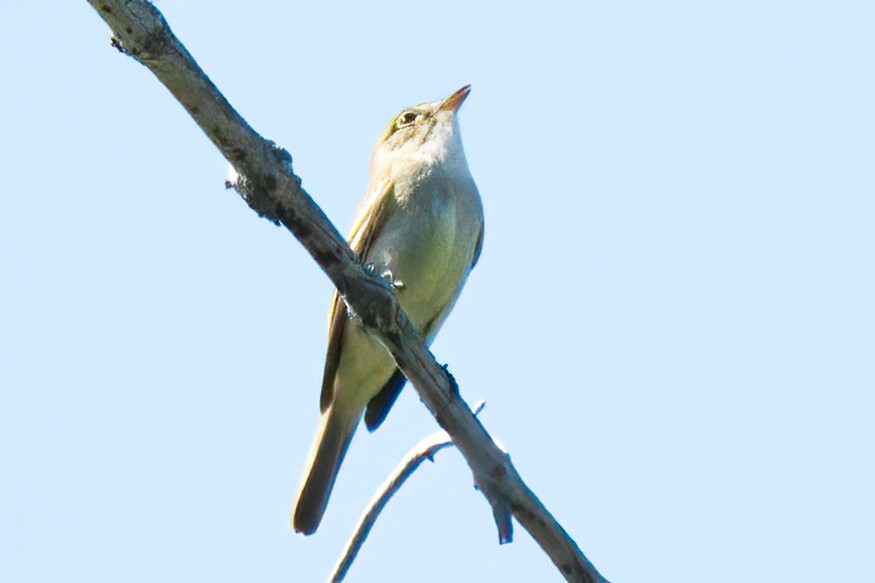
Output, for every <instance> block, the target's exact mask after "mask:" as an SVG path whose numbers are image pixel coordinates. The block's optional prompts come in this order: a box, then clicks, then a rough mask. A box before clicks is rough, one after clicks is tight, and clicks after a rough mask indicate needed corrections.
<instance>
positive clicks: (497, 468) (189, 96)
mask: <svg viewBox="0 0 875 583" xmlns="http://www.w3.org/2000/svg"><path fill="white" fill-rule="evenodd" d="M88 3H89V4H91V6H92V7H93V8H94V9H95V10H96V11H97V13H98V14H99V15H100V17H101V18H103V20H104V21H106V23H107V24H108V25H109V27H110V29H112V32H113V45H114V46H116V47H117V48H118V49H119V50H121V51H122V52H124V53H126V54H128V55H130V56H132V57H133V58H134V59H136V60H137V61H139V62H140V63H142V64H143V65H145V66H146V67H147V68H148V69H149V70H150V71H152V73H153V74H154V75H155V76H156V77H158V79H159V81H161V83H162V84H164V86H165V87H167V89H168V90H169V91H170V92H171V93H172V94H173V95H174V96H175V97H176V99H177V100H178V101H179V102H180V103H181V104H182V106H183V107H185V109H186V110H187V111H188V113H189V114H190V115H191V116H192V118H194V120H195V121H196V122H197V124H198V125H199V126H200V127H201V129H202V130H203V131H204V133H205V134H206V135H207V137H208V138H209V139H210V141H212V142H213V144H214V145H215V146H216V147H217V148H218V149H219V150H220V151H221V152H222V154H223V155H224V156H225V158H227V159H228V161H229V162H230V163H231V164H232V166H233V167H234V168H235V169H236V171H237V172H238V173H239V174H240V176H241V177H242V178H241V182H240V183H239V187H240V188H239V189H240V191H241V194H243V197H244V199H245V200H246V202H247V203H248V204H249V206H250V207H252V209H253V210H255V211H256V212H257V213H259V214H260V215H261V216H263V217H265V218H267V219H269V220H271V221H273V222H274V223H277V224H282V225H283V226H285V227H286V228H287V229H288V230H289V231H291V233H292V234H293V235H294V236H295V237H296V238H297V239H298V241H300V243H301V244H302V245H303V246H304V247H305V248H306V249H307V251H308V252H309V253H310V255H311V256H312V257H313V259H314V260H315V261H316V263H317V264H318V265H319V266H320V267H321V268H322V270H323V271H324V272H325V274H326V275H327V276H328V277H329V279H331V281H332V282H333V283H334V285H335V286H336V287H337V289H338V291H339V293H340V294H341V296H342V297H343V299H344V301H345V302H346V303H347V305H348V307H349V309H350V312H351V313H352V314H355V316H356V317H358V318H359V319H360V320H361V322H362V324H363V325H364V326H365V327H366V328H367V329H369V330H370V331H371V332H372V333H373V334H375V335H376V336H377V337H378V338H380V339H381V341H382V342H383V344H384V345H385V347H386V348H387V350H389V352H390V353H391V354H392V356H393V358H394V359H395V362H396V364H397V365H398V367H399V368H400V369H401V370H402V371H403V372H404V374H405V376H407V378H408V379H409V380H410V381H411V383H412V384H413V386H414V387H415V388H416V390H417V392H418V394H419V396H420V398H421V399H422V401H423V402H424V403H425V404H426V406H427V407H428V409H429V410H430V411H431V413H432V415H434V416H435V418H436V419H437V421H438V423H439V424H440V426H441V427H442V428H443V429H444V430H446V431H447V433H449V434H450V435H451V436H452V438H453V441H454V443H455V444H456V447H458V449H459V451H461V453H462V455H463V456H464V457H465V460H466V461H467V462H468V465H469V466H470V467H471V470H472V472H473V474H474V480H475V482H476V484H477V486H478V488H479V489H480V491H481V492H483V494H484V496H486V499H487V500H488V501H489V503H490V505H491V506H492V509H493V514H494V515H495V518H496V523H497V525H498V530H499V541H500V542H502V543H505V542H510V540H511V537H512V531H511V520H510V514H511V513H512V514H513V516H515V517H516V519H517V520H518V521H519V522H520V524H522V525H523V527H524V528H525V529H526V530H528V531H529V533H531V535H532V536H533V537H534V538H535V540H536V541H537V542H538V544H539V545H540V546H541V548H543V549H544V551H545V552H546V553H547V554H548V555H549V557H550V558H551V560H552V561H553V562H554V564H555V565H556V566H557V568H559V570H560V571H561V572H562V574H563V575H564V576H565V578H566V579H567V580H569V581H587V582H601V581H605V579H604V578H603V577H602V576H601V575H600V574H599V573H598V571H597V570H596V569H595V567H594V566H593V565H592V563H590V562H589V561H588V560H587V559H586V557H585V556H584V555H583V553H582V552H581V551H580V549H579V548H578V546H577V544H576V543H575V542H574V540H573V539H572V538H571V537H570V536H569V535H568V533H566V532H565V530H564V529H563V528H562V527H561V526H560V525H559V523H558V522H557V521H556V519H555V518H554V517H553V516H552V515H551V514H550V513H549V512H548V511H547V509H546V508H545V507H544V506H543V504H541V502H540V501H539V500H538V499H537V497H536V496H535V494H534V493H533V492H532V491H531V490H529V488H528V487H527V486H526V484H525V482H523V480H522V478H521V477H520V475H519V474H518V473H517V471H516V468H514V466H513V464H512V463H511V462H510V459H509V457H508V456H507V455H506V454H504V453H503V452H502V451H501V450H500V449H499V448H498V447H496V445H495V444H494V443H493V441H492V439H491V438H490V436H489V434H488V433H487V432H486V430H485V429H484V427H483V425H482V424H481V423H480V422H479V421H478V420H477V419H476V418H475V417H474V415H473V414H472V413H471V411H470V409H469V408H468V406H467V404H465V402H464V401H463V400H462V398H461V397H460V396H459V394H458V391H457V389H456V387H455V384H454V383H453V382H451V380H450V378H449V376H448V375H447V373H446V371H445V370H444V369H443V368H442V367H441V366H440V365H439V364H438V363H437V361H436V360H435V358H434V356H433V355H432V354H431V352H429V350H428V348H426V346H425V344H424V343H423V341H422V338H421V336H420V335H419V333H418V332H417V331H416V330H415V329H414V328H413V326H412V325H411V324H410V321H409V320H408V319H407V317H406V316H405V315H404V313H403V312H402V310H401V309H400V307H399V304H398V301H397V299H396V298H395V295H394V293H393V291H392V290H391V288H390V287H389V286H388V285H387V284H386V282H385V281H384V280H383V279H382V278H380V277H378V276H375V275H373V274H371V273H369V272H368V270H366V269H365V268H364V267H363V266H362V265H361V263H360V262H359V260H358V258H357V257H356V256H355V254H354V253H353V252H352V251H351V250H350V248H349V246H348V245H347V244H346V242H345V241H344V240H343V238H342V237H341V236H340V233H338V231H337V229H336V228H334V226H333V225H332V224H331V222H330V221H329V220H328V218H327V217H326V216H325V214H324V213H323V212H322V210H321V209H320V208H319V207H318V206H316V204H315V203H314V202H313V200H312V199H311V198H310V197H309V195H307V193H306V192H305V191H304V190H303V189H302V188H301V180H300V178H298V177H297V176H295V174H294V172H293V171H292V160H291V156H289V154H288V153H287V152H286V151H285V150H283V149H281V148H278V147H277V146H276V145H275V144H273V143H272V142H270V141H267V140H265V139H264V138H262V137H261V136H259V135H258V134H257V133H256V132H255V131H254V130H253V129H252V128H251V127H250V126H249V125H248V124H247V123H246V121H245V120H244V119H243V118H242V117H240V115H239V114H238V113H237V112H236V111H235V110H234V108H233V107H231V105H230V104H229V103H228V101H227V100H226V99H225V98H224V97H223V96H222V95H221V93H219V91H218V89H216V87H215V86H214V85H213V83H212V82H211V81H210V79H209V78H208V77H207V76H206V74H205V73H204V72H203V71H202V70H201V68H200V67H199V66H198V65H197V63H196V62H195V61H194V59H193V58H192V56H191V55H190V54H189V52H188V51H187V50H186V48H185V47H184V46H183V45H182V44H181V43H180V42H179V39H177V38H176V37H175V36H174V35H173V33H172V32H171V31H170V27H169V26H168V25H167V22H166V21H165V20H164V17H163V16H162V15H161V13H160V12H159V11H158V10H157V9H156V8H155V7H154V6H153V5H152V4H151V3H149V2H147V1H145V0H88Z"/></svg>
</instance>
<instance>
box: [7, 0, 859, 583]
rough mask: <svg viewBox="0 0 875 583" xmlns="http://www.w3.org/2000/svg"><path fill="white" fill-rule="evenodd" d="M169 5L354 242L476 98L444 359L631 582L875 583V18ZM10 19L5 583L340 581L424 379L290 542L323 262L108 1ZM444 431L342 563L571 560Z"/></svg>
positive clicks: (315, 359) (534, 576)
mask: <svg viewBox="0 0 875 583" xmlns="http://www.w3.org/2000/svg"><path fill="white" fill-rule="evenodd" d="M159 7H160V8H161V10H162V11H163V12H164V13H165V15H166V16H167V18H168V20H169V21H170V23H171V26H172V27H173V28H174V30H175V32H176V33H177V34H178V35H179V37H180V38H181V39H182V40H183V42H184V43H185V44H186V45H187V46H188V48H189V49H190V50H191V52H192V53H193V54H194V56H195V58H197V59H198V61H199V62H200V63H201V65H202V66H203V67H204V68H205V70H206V71H207V72H208V73H209V74H210V75H211V76H212V78H213V80H214V81H215V82H216V84H217V85H218V86H219V87H220V88H221V89H222V90H223V91H224V92H225V95H226V96H227V97H228V98H229V99H230V100H231V102H232V103H233V104H234V106H235V107H236V108H237V109H238V111H240V113H241V114H242V115H243V116H244V117H246V118H247V119H248V120H249V121H250V123H252V125H253V126H254V127H255V128H256V130H258V131H259V132H261V133H262V134H263V135H264V136H266V137H268V138H270V139H273V140H275V141H276V142H277V143H279V144H280V145H282V146H284V147H285V148H287V149H288V150H289V151H290V152H291V153H292V155H293V157H294V160H295V164H294V165H295V170H296V171H297V172H298V173H299V175H300V176H301V177H302V178H303V181H304V186H305V187H306V188H307V190H308V191H309V192H310V193H311V194H312V195H313V197H314V198H315V199H316V201H317V202H318V203H319V204H320V205H322V207H323V208H324V209H325V211H326V212H327V213H328V215H329V216H330V217H331V218H332V220H334V221H335V223H336V224H337V225H338V226H339V227H340V228H341V230H342V231H344V232H345V231H346V230H347V228H348V225H349V223H350V220H351V217H352V214H353V211H354V210H355V208H356V206H357V204H358V202H359V200H360V198H361V196H362V195H363V194H364V189H365V185H366V179H367V161H368V155H369V153H370V149H371V147H372V145H373V143H374V141H375V139H376V137H377V134H378V132H379V131H380V129H381V128H382V126H383V125H384V124H385V123H386V122H387V121H388V120H389V119H390V117H391V116H392V115H394V114H395V113H396V112H397V111H398V110H400V109H401V108H403V107H405V106H409V105H413V104H416V103H419V102H422V101H428V100H434V99H439V98H442V97H445V96H447V95H448V94H449V93H451V92H452V91H454V90H456V89H458V88H459V87H461V86H462V85H464V84H466V83H471V84H473V92H472V94H471V96H470V98H469V99H468V101H467V102H466V103H465V106H464V108H463V109H462V113H461V124H462V132H463V138H464V142H465V147H466V150H467V154H468V159H469V162H470V165H471V168H472V171H473V173H474V176H475V178H476V180H477V182H478V184H479V186H480V190H481V193H482V195H483V199H484V206H485V212H486V223H487V227H486V240H485V247H484V253H483V257H482V259H481V261H480V264H479V265H478V267H477V269H476V270H475V272H474V274H473V276H472V277H471V279H470V280H469V284H468V286H467V288H466V290H465V293H464V294H463V295H462V298H461V300H460V302H459V304H458V306H457V308H456V310H455V312H454V313H453V314H452V316H451V317H450V319H449V321H448V322H447V325H446V326H445V328H444V330H443V331H442V333H441V335H440V336H439V337H438V339H437V341H436V342H435V344H434V352H435V354H436V355H437V357H438V359H439V360H440V361H441V362H447V363H449V365H450V367H451V370H452V371H453V373H454V374H455V376H456V378H457V380H458V382H459V384H460V385H461V388H462V392H463V394H464V395H465V397H466V398H467V399H469V401H471V402H473V401H476V400H479V399H485V400H486V401H487V408H486V411H485V412H484V413H483V420H484V422H485V423H486V425H487V427H488V428H489V429H490V431H491V432H492V433H493V435H494V436H495V437H496V438H497V439H499V440H500V441H501V442H502V443H504V444H505V446H506V447H507V448H508V450H509V451H510V452H511V455H512V456H513V460H514V462H515V463H516V464H517V467H518V468H519V470H520V472H521V473H522V475H523V476H524V477H525V478H526V479H527V480H528V482H529V484H530V485H531V486H532V488H533V489H534V490H535V491H536V492H537V493H538V494H539V495H540V496H541V498H542V500H543V501H544V502H545V503H546V504H547V506H548V507H549V508H550V509H551V510H552V511H553V512H554V513H555V514H556V516H557V517H558V518H559V520H560V521H561V522H562V523H563V525H564V526H565V527H566V529H567V530H568V531H569V532H570V533H571V534H572V535H573V536H574V537H575V538H576V540H577V541H578V543H579V544H580V546H581V547H582V548H583V549H584V551H585V552H586V553H587V555H588V556H589V558H590V559H591V560H592V561H593V562H594V563H595V564H596V565H597V566H598V567H599V568H600V569H601V570H602V572H603V573H604V574H605V575H606V576H607V577H608V578H610V579H611V580H612V581H614V582H615V583H617V582H624V581H628V582H633V581H635V582H645V581H646V582H659V581H672V582H690V583H702V582H708V583H717V582H722V581H727V582H728V581H735V580H737V578H738V576H739V573H744V578H745V579H749V580H753V581H763V582H770V583H771V582H784V581H786V582H790V581H793V582H798V581H824V580H828V581H860V582H864V581H873V580H875V553H873V548H875V496H873V492H875V464H873V457H875V456H873V454H875V422H873V419H875V392H873V389H875V309H873V298H875V231H873V225H875V165H873V154H875V114H873V104H875V37H873V33H872V31H873V30H875V5H873V4H872V3H871V2H845V3H831V2H830V3H827V2H823V3H811V2H801V3H800V2H771V3H767V5H766V3H762V2H732V3H729V2H709V3H691V2H661V3H650V4H647V5H644V4H642V3H616V2H597V3H574V4H571V3H568V4H550V5H548V6H545V7H541V8H538V9H535V8H533V7H532V5H531V4H525V5H524V4H512V5H504V6H502V7H501V8H496V7H495V5H492V6H487V5H486V4H481V5H473V4H472V3H455V2H441V3H429V4H428V5H416V4H411V3H394V4H390V3H378V4H377V5H371V4H364V3H358V4H355V5H352V4H350V5H336V4H335V5H333V6H322V5H320V6H315V5H314V6H308V5H302V6H295V5H292V3H286V2H251V3H242V2H204V1H195V2H179V1H177V0H163V1H162V2H161V3H160V4H159ZM51 10H53V11H50V9H48V8H43V9H41V10H40V13H39V14H37V13H36V12H35V11H27V10H23V9H20V8H16V9H15V10H13V9H11V8H8V7H7V8H6V10H4V12H5V16H4V18H3V20H2V24H0V27H2V30H0V32H2V34H0V64H2V75H3V79H4V89H3V91H2V92H0V105H2V118H3V125H2V127H3V131H2V136H3V139H2V142H0V147H2V152H0V154H2V155H0V160H2V163H3V183H4V184H3V186H4V187H3V191H4V195H3V196H2V197H0V268H2V271H3V274H4V277H3V280H2V286H0V322H2V328H0V571H2V577H0V578H2V579H3V580H4V581H28V582H30V581H89V582H92V581H193V580H196V581H321V580H323V579H324V577H325V575H326V573H327V572H328V569H329V568H330V567H331V565H332V564H333V563H334V560H335V559H336V557H337V554H338V552H339V551H340V548H341V547H342V545H343V542H344V541H345V539H346V537H347V535H348V533H349V531H350V528H351V526H352V524H353V522H354V521H355V520H356V519H357V517H358V515H359V513H360V511H361V509H362V507H363V505H364V504H365V502H366V501H367V500H368V499H369V498H370V496H371V495H372V493H373V490H374V488H375V487H376V486H377V485H378V484H379V483H380V482H381V481H382V480H383V478H384V477H385V475H386V473H387V472H388V471H389V470H390V468H392V467H393V466H394V465H395V463H396V462H397V461H398V459H399V458H400V456H401V455H402V454H403V452H404V451H406V450H407V448H409V447H410V446H411V445H412V444H413V443H415V442H416V441H417V440H418V439H419V438H421V437H422V436H423V435H425V434H427V433H429V432H431V431H433V430H434V429H435V424H434V421H433V420H432V419H431V418H430V417H429V415H428V414H427V412H426V411H425V410H424V408H423V407H422V405H421V404H420V403H419V401H418V400H417V399H416V397H415V394H414V393H413V392H412V391H410V390H406V391H405V393H404V395H403V396H402V398H401V400H400V402H399V404H398V405H397V407H396V409H395V410H394V411H393V413H392V414H391V415H390V416H389V419H388V420H387V422H386V424H385V425H384V426H383V427H382V428H381V429H380V430H379V431H378V432H376V433H375V434H373V435H369V434H367V433H366V432H365V431H361V432H360V433H359V434H358V435H357V436H356V439H355V441H354V443H353V446H352V449H351V451H350V453H349V455H348V457H347V460H346V463H345V465H344V468H343V470H342V472H341V475H340V479H339V482H338V485H337V488H336V490H335V494H334V497H333V499H332V501H331V505H330V506H329V510H328V513H327V515H326V518H325V521H324V523H323V525H322V528H321V529H320V531H319V532H318V534H317V535H315V536H314V537H311V538H304V537H300V536H297V535H294V534H293V533H292V532H291V531H290V530H289V528H288V519H289V512H290V509H291V504H292V502H293V499H294V495H295V491H296V488H297V486H298V482H299V478H300V473H301V471H302V467H303V463H304V458H305V456H306V453H307V449H308V447H309V445H310V440H311V438H312V435H313V432H314V430H315V426H316V423H317V417H318V393H319V383H320V379H321V374H322V359H323V355H324V344H325V333H326V314H327V309H328V304H329V299H330V294H331V287H330V283H329V282H328V280H327V279H326V278H325V277H324V276H323V275H322V273H321V272H320V271H319V270H318V269H317V268H316V266H315V265H314V264H313V263H312V262H311V260H310V259H309V257H308V256H307V255H306V254H305V252H304V251H303V250H302V248H301V247H300V246H299V245H298V244H297V243H296V242H295V241H294V240H293V239H292V238H291V237H290V236H289V235H288V234H287V233H286V232H285V231H284V230H282V229H279V228H276V227H273V226H271V225H270V224H269V223H267V222H266V221H264V220H261V219H259V218H258V217H257V216H256V215H255V214H254V213H253V212H252V211H250V210H249V208H248V207H247V206H246V205H245V204H244V203H243V202H242V201H241V200H240V199H239V198H238V197H237V196H236V195H235V194H234V193H233V192H227V191H225V190H224V188H223V185H222V183H223V180H224V177H225V172H226V167H227V164H226V163H225V162H224V160H223V159H222V158H221V157H220V156H219V154H218V153H217V152H216V151H215V150H214V149H213V147H212V146H211V145H210V144H209V142H208V141H207V140H206V139H205V138H204V137H203V135H201V133H200V132H199V130H198V129H197V128H196V127H195V125H194V124H193V123H192V122H191V120H190V119H189V118H188V117H187V116H186V114H185V113H184V111H183V110H182V108H181V107H180V106H179V105H178V104H177V103H176V102H175V101H174V100H173V99H172V98H171V97H170V95H169V94H168V93H167V91H166V90H165V89H164V88H163V87H162V86H161V85H159V84H158V83H157V81H156V80H155V79H154V78H152V76H151V75H150V74H149V73H148V71H146V70H145V69H144V68H142V67H140V66H138V65H136V64H135V63H134V62H133V61H131V60H129V59H126V58H124V57H122V56H121V55H119V54H118V53H117V52H116V51H115V50H114V49H112V48H111V47H110V46H109V41H108V39H109V32H108V29H107V28H106V26H105V25H104V24H103V22H102V21H101V20H100V19H99V18H98V17H97V15H96V14H95V13H94V12H93V11H92V9H91V8H90V7H88V6H87V5H86V3H85V2H84V1H82V2H65V3H57V5H54V6H53V8H52V9H51ZM471 484H472V481H471V477H470V473H469V472H468V470H467V469H466V466H465V465H464V462H463V461H461V459H460V457H459V455H458V453H457V452H455V451H452V450H450V451H445V452H442V453H441V454H439V456H438V458H437V463H436V464H434V465H431V464H427V465H425V466H423V467H422V468H421V469H420V471H419V472H418V473H417V474H416V475H415V476H414V477H413V479H412V480H411V481H410V482H409V483H408V484H407V486H406V487H405V488H404V490H403V491H402V492H401V494H400V495H399V496H397V497H396V499H395V500H393V502H392V503H391V505H390V506H389V508H388V510H387V512H386V513H385V514H384V516H383V517H382V519H381V521H380V522H379V523H378V525H377V527H376V528H375V529H374V531H373V533H372V535H371V539H370V540H369V542H368V544H367V546H366V547H365V549H364V551H363V553H362V555H361V557H360V558H359V560H358V562H357V563H356V565H355V567H354V568H353V571H352V573H351V575H350V578H349V580H350V581H365V582H372V581H411V580H416V581H423V582H442V581H487V580H490V581H496V580H503V581H552V580H558V577H557V574H556V571H555V570H554V568H553V567H552V565H551V564H550V563H549V561H548V559H547V558H546V557H545V556H544V555H543V554H542V553H541V552H540V550H539V549H538V548H537V547H536V546H535V544H534V543H533V542H532V540H531V539H530V537H529V536H528V534H526V533H525V531H524V530H522V528H519V527H518V528H517V530H516V540H515V542H514V543H513V544H511V545H508V546H504V547H499V546H498V545H497V544H496V534H495V529H494V525H493V523H492V520H491V514H490V510H489V507H488V505H487V504H486V503H485V502H484V500H483V498H482V496H480V495H479V494H478V493H477V492H475V491H474V490H473V488H472V486H471Z"/></svg>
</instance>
